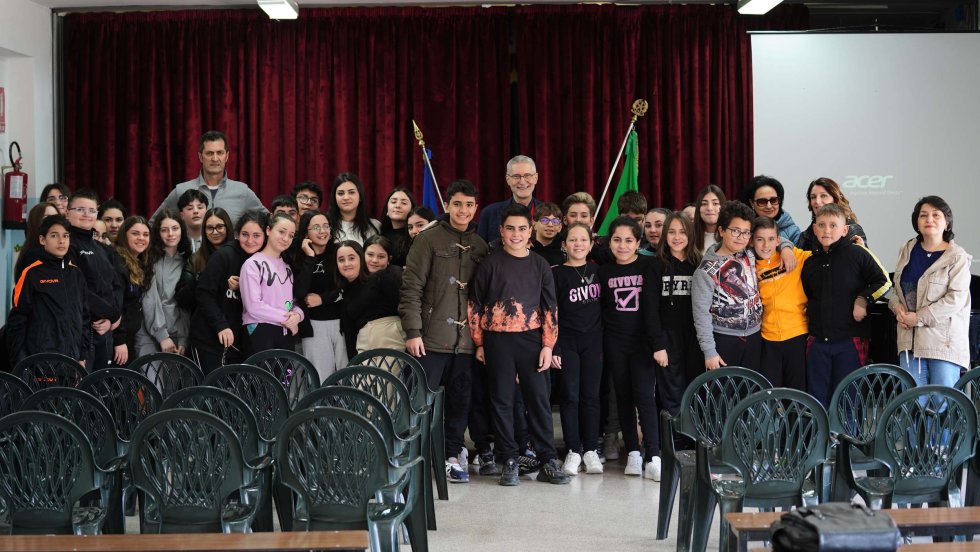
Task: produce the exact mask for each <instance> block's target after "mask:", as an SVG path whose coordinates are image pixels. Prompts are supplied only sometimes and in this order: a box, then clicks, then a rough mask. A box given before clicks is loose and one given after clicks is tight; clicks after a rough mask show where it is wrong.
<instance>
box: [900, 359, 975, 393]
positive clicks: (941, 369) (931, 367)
mask: <svg viewBox="0 0 980 552" xmlns="http://www.w3.org/2000/svg"><path fill="white" fill-rule="evenodd" d="M898 361H899V364H901V366H902V368H904V369H906V370H908V371H909V372H910V373H911V374H912V377H914V378H915V384H916V385H917V386H918V385H945V386H946V387H953V385H955V384H956V381H957V380H959V379H960V366H959V365H958V364H954V363H952V362H950V361H948V360H939V359H936V358H917V357H914V356H912V353H911V352H910V351H902V352H901V353H899V354H898Z"/></svg>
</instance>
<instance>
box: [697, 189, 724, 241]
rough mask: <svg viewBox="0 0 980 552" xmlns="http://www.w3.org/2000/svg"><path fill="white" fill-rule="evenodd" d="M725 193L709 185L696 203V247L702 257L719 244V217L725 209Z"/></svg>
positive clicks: (699, 194)
mask: <svg viewBox="0 0 980 552" xmlns="http://www.w3.org/2000/svg"><path fill="white" fill-rule="evenodd" d="M726 201H727V200H726V199H725V192H723V191H722V190H721V188H719V187H718V186H715V185H714V184H708V185H707V186H705V187H704V189H702V190H701V191H700V192H699V193H698V198H697V199H696V200H695V201H694V208H695V209H696V211H695V214H694V245H695V247H697V248H698V252H700V253H701V254H702V255H703V254H704V252H705V250H707V249H708V248H709V247H711V246H712V245H714V244H715V243H717V242H718V232H717V230H718V215H719V213H721V208H722V207H724V205H725V202H726Z"/></svg>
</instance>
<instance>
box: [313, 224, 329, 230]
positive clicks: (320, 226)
mask: <svg viewBox="0 0 980 552" xmlns="http://www.w3.org/2000/svg"><path fill="white" fill-rule="evenodd" d="M310 230H311V231H313V232H319V231H321V230H326V231H328V232H329V231H330V225H329V224H311V225H310Z"/></svg>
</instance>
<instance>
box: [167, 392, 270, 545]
mask: <svg viewBox="0 0 980 552" xmlns="http://www.w3.org/2000/svg"><path fill="white" fill-rule="evenodd" d="M171 408H193V409H195V410H200V411H202V412H207V413H208V414H213V415H214V416H216V417H218V418H219V419H220V420H222V421H223V422H225V423H226V424H228V426H229V427H231V429H232V430H233V431H234V432H235V435H236V436H237V437H238V441H239V442H240V443H241V445H242V453H243V454H244V455H245V459H246V462H247V463H248V464H249V465H252V466H259V465H266V464H268V468H266V469H264V470H263V471H262V477H260V478H259V479H258V480H257V485H256V486H255V487H254V488H250V489H248V490H247V491H248V492H247V494H246V497H247V498H248V500H249V501H250V502H256V503H258V504H259V511H258V513H257V514H256V516H255V520H254V521H253V522H252V530H253V531H255V532H271V531H272V530H273V528H274V527H273V524H272V494H271V493H270V492H269V489H271V488H272V465H271V460H272V456H271V448H272V443H271V442H269V441H267V440H265V439H264V438H263V437H262V435H261V434H259V426H258V422H257V421H256V420H255V413H253V412H252V409H251V408H250V407H249V406H248V405H247V404H245V401H243V400H242V399H240V398H239V397H237V396H236V395H235V394H233V393H231V392H230V391H226V390H224V389H218V388H217V387H209V386H197V387H188V388H186V389H181V390H180V391H177V392H175V393H174V394H173V395H171V396H170V397H169V398H168V399H166V400H165V401H163V408H162V409H163V410H168V409H171Z"/></svg>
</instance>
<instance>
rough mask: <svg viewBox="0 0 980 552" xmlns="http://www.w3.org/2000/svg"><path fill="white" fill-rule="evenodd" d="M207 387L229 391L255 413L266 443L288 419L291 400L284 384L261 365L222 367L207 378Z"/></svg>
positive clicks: (205, 378) (205, 379)
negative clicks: (260, 366)
mask: <svg viewBox="0 0 980 552" xmlns="http://www.w3.org/2000/svg"><path fill="white" fill-rule="evenodd" d="M204 385H210V386H213V387H217V388H219V389H224V390H226V391H230V392H231V393H233V394H235V395H236V396H237V397H238V398H240V399H242V400H243V401H245V404H247V405H248V406H249V407H251V408H252V413H254V414H255V421H256V422H258V424H259V434H260V435H262V437H263V438H264V439H265V440H267V441H272V440H275V438H276V436H277V435H278V434H279V431H280V430H281V429H282V426H283V424H285V423H286V418H288V417H289V400H288V399H287V398H286V391H285V390H284V389H283V387H282V383H281V382H280V381H279V380H278V379H276V377H275V376H273V375H272V373H271V372H269V371H268V370H263V369H262V368H259V367H258V366H251V365H249V364H228V365H226V366H222V367H221V368H218V369H217V370H214V371H212V372H211V373H209V374H208V375H207V376H205V377H204Z"/></svg>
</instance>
